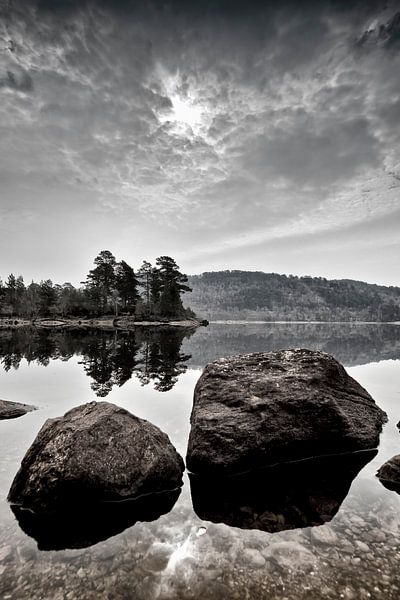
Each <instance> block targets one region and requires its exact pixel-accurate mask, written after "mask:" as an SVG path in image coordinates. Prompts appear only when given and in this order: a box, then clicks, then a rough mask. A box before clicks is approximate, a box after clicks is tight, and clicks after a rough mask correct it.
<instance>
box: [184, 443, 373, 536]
mask: <svg viewBox="0 0 400 600" xmlns="http://www.w3.org/2000/svg"><path fill="white" fill-rule="evenodd" d="M376 454H377V450H370V451H364V452H356V453H352V454H342V455H337V456H327V457H321V458H315V459H311V460H305V461H301V462H297V463H286V464H282V465H279V466H275V467H269V468H268V469H263V470H262V471H254V472H252V473H250V474H246V475H241V476H236V477H230V478H226V479H221V478H218V479H215V478H211V477H210V478H206V477H203V476H198V475H192V474H191V475H190V486H191V492H192V502H193V508H194V511H195V512H196V514H197V515H198V516H199V517H200V519H204V520H206V521H212V522H213V523H225V524H226V525H231V526H233V527H240V528H241V529H260V530H262V531H267V532H269V533H275V532H277V531H284V530H286V529H297V528H299V527H309V526H313V525H323V524H324V523H327V522H328V521H330V520H331V519H332V518H333V517H334V516H335V514H336V513H337V512H338V510H339V508H340V506H341V504H342V502H343V500H344V499H345V498H346V496H347V493H348V491H349V489H350V486H351V483H352V481H353V479H354V478H355V477H356V476H357V475H358V473H359V472H360V470H361V469H362V468H363V467H364V466H365V465H366V464H367V463H368V462H370V461H371V460H372V459H373V458H374V457H375V456H376Z"/></svg>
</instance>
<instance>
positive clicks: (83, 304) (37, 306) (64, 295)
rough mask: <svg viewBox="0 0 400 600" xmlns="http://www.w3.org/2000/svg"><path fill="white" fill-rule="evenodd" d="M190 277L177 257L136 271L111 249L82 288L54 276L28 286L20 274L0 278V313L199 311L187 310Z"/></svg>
mask: <svg viewBox="0 0 400 600" xmlns="http://www.w3.org/2000/svg"><path fill="white" fill-rule="evenodd" d="M187 281H188V279H187V276H186V275H184V274H183V273H181V272H180V271H179V266H178V265H177V264H176V262H175V260H174V259H173V258H171V257H169V256H160V257H159V258H157V259H156V264H155V266H153V265H152V264H151V263H149V262H147V261H144V262H143V264H142V266H141V267H140V268H139V269H138V270H137V272H135V271H134V269H133V268H132V267H131V266H130V265H129V264H128V263H126V262H125V261H124V260H121V261H120V262H117V261H116V259H115V256H114V255H113V254H112V253H111V252H110V251H109V250H102V251H101V252H100V254H99V255H98V256H97V257H96V258H95V259H94V268H93V269H92V270H90V271H89V273H88V275H87V277H86V280H85V281H83V282H82V287H79V288H76V287H74V286H73V285H72V284H71V283H63V284H62V285H59V284H54V283H53V282H52V281H51V280H50V279H47V280H46V281H41V282H40V283H36V282H34V281H32V282H31V283H30V284H29V285H25V283H24V279H23V277H22V276H21V275H19V276H15V275H14V274H11V275H9V276H8V278H7V279H6V281H5V282H4V283H3V282H2V280H1V279H0V315H1V316H3V317H13V316H18V317H25V318H28V319H35V318H39V317H49V316H50V317H57V316H62V317H80V316H82V317H96V316H100V315H107V314H115V315H118V314H121V313H122V314H128V315H133V316H135V317H136V318H137V319H139V320H144V319H153V320H154V319H158V318H166V319H168V318H185V317H192V316H195V315H194V313H193V312H192V311H191V310H190V309H185V308H184V307H183V304H182V300H181V295H182V294H183V293H185V292H190V291H191V288H190V287H189V286H188V285H187Z"/></svg>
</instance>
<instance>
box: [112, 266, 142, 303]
mask: <svg viewBox="0 0 400 600" xmlns="http://www.w3.org/2000/svg"><path fill="white" fill-rule="evenodd" d="M138 285H139V281H138V279H137V277H136V275H135V271H134V270H133V269H132V267H131V266H130V265H128V263H126V262H125V261H124V260H121V262H120V263H118V264H117V266H116V269H115V289H116V290H117V292H118V295H119V298H120V299H121V302H122V307H123V309H124V310H129V311H130V312H132V313H134V312H135V308H136V302H137V300H138V298H139V294H138V291H137V288H138Z"/></svg>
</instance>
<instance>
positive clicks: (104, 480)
mask: <svg viewBox="0 0 400 600" xmlns="http://www.w3.org/2000/svg"><path fill="white" fill-rule="evenodd" d="M183 470H184V464H183V460H182V458H181V457H180V456H179V454H178V453H177V452H176V450H175V448H174V447H173V446H172V444H171V442H170V440H169V438H168V436H167V435H166V434H165V433H163V432H162V431H161V430H160V429H158V427H156V426H155V425H152V424H151V423H149V422H148V421H145V420H143V419H139V418H138V417H135V416H134V415H132V414H131V413H129V412H128V411H126V410H124V409H123V408H120V407H118V406H115V405H114V404H110V403H108V402H90V403H89V404H84V405H82V406H78V407H76V408H74V409H72V410H70V411H69V412H67V413H66V414H65V415H64V416H63V417H60V418H57V419H48V420H47V421H46V422H45V424H44V425H43V427H42V428H41V430H40V431H39V433H38V435H37V437H36V439H35V441H34V442H33V444H32V446H31V447H30V448H29V450H28V452H27V453H26V455H25V457H24V459H23V460H22V463H21V468H20V470H19V471H18V473H17V475H16V476H15V479H14V481H13V483H12V486H11V489H10V492H9V495H8V500H9V501H10V502H11V503H13V504H19V505H21V506H23V507H24V508H30V509H32V510H34V511H37V512H41V511H47V510H53V509H55V507H57V506H58V505H68V504H71V503H75V504H76V503H82V502H84V503H89V502H99V501H109V500H124V499H127V498H134V497H138V496H141V495H143V494H151V493H154V492H161V491H166V490H172V489H174V488H176V487H178V486H180V485H182V472H183Z"/></svg>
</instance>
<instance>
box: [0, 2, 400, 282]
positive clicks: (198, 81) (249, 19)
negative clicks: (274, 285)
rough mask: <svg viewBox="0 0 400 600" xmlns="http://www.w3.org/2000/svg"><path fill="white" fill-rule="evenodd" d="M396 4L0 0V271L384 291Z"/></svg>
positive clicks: (396, 124) (394, 191)
mask: <svg viewBox="0 0 400 600" xmlns="http://www.w3.org/2000/svg"><path fill="white" fill-rule="evenodd" d="M399 72H400V1H396V2H393V1H391V2H384V1H380V2H377V1H369V0H362V1H360V2H358V1H353V0H339V1H336V2H334V1H333V0H332V1H330V2H329V1H324V0H319V1H314V2H311V1H307V0H302V1H301V2H296V1H294V0H293V1H289V0H287V1H285V0H283V1H280V2H271V3H269V2H268V1H263V2H257V1H255V0H246V1H243V2H237V1H235V0H214V1H212V0H192V1H190V0H186V1H177V0H176V1H174V0H169V1H166V0H165V1H163V0H158V1H157V0H147V1H145V0H143V1H140V0H136V2H135V1H133V0H132V1H128V0H125V1H124V0H115V1H114V2H112V1H111V0H108V1H107V0H103V1H100V0H99V1H95V0H93V1H85V0H79V1H78V0H76V1H75V0H69V1H68V0H45V1H44V0H29V1H26V2H25V1H24V0H14V1H13V0H0V276H1V277H2V278H3V280H4V279H5V278H6V277H7V275H8V274H9V273H10V272H13V273H15V274H22V275H23V276H24V278H25V281H26V282H29V281H30V280H31V279H32V278H33V279H35V280H41V279H47V278H49V277H50V278H51V279H53V281H55V282H58V283H62V282H64V281H70V282H72V283H73V284H77V283H79V282H80V281H82V280H83V279H84V278H85V276H86V273H87V272H88V270H89V269H90V268H91V267H92V265H93V259H94V257H95V256H96V255H97V254H98V252H100V250H103V249H108V250H111V251H112V252H113V254H114V255H115V256H116V257H117V259H118V260H120V259H124V260H126V261H127V262H128V263H130V264H131V265H132V266H133V267H134V268H138V267H139V266H140V264H141V262H142V261H143V260H144V259H146V260H150V261H154V260H155V258H156V257H157V256H160V255H169V256H172V257H174V258H175V259H176V261H177V262H178V264H179V265H180V266H181V269H182V270H183V271H184V272H186V273H188V274H194V273H201V272H203V271H214V270H221V269H243V270H252V271H255V270H259V271H265V272H277V273H288V274H289V273H292V274H296V275H316V276H323V277H327V278H352V279H357V280H364V281H369V282H372V283H381V284H384V285H400V269H399V264H400V152H399V150H400V77H399Z"/></svg>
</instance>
